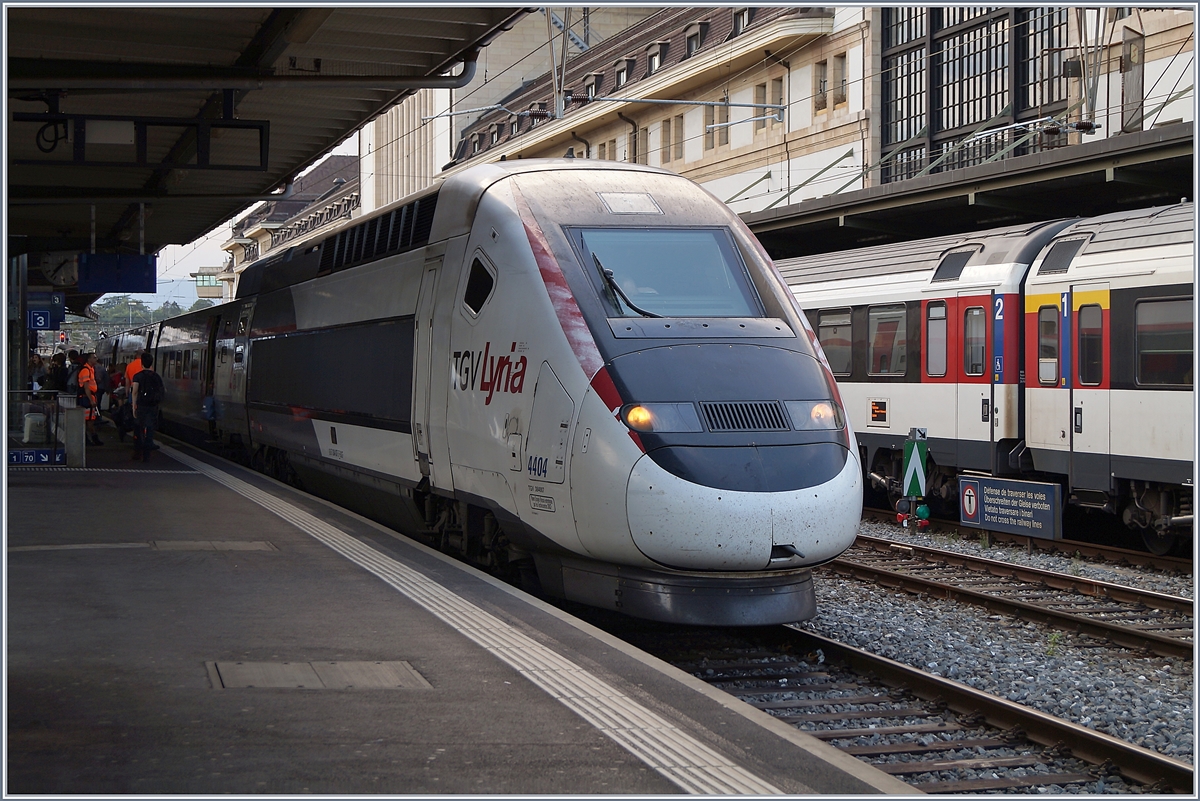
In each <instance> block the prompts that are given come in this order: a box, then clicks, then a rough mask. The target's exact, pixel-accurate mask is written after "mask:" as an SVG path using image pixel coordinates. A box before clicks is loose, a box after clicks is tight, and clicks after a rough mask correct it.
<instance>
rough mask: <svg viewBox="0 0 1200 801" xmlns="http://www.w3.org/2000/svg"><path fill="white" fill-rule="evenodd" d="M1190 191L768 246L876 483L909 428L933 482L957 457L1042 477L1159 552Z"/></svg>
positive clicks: (951, 470) (1182, 479) (1180, 361)
mask: <svg viewBox="0 0 1200 801" xmlns="http://www.w3.org/2000/svg"><path fill="white" fill-rule="evenodd" d="M1194 227H1195V217H1194V208H1193V205H1192V204H1191V203H1182V204H1179V205H1175V206H1169V207H1163V208H1153V209H1146V210H1141V211H1131V212H1122V213H1117V214H1109V215H1105V216H1101V217H1095V218H1091V219H1076V220H1059V221H1056V222H1046V223H1035V224H1029V225H1022V226H1016V227H1011V228H1003V229H996V230H990V231H981V232H978V233H970V234H962V235H956V236H947V237H940V238H935V239H927V240H923V241H916V242H905V243H902V244H893V245H882V246H876V247H869V248H863V249H860V250H850V251H843V252H840V253H833V254H826V255H819V256H811V257H803V258H796V259H786V260H782V261H779V262H777V266H778V268H779V270H780V272H781V273H782V275H783V276H784V279H785V280H786V281H787V282H788V284H789V285H790V286H791V287H792V290H793V292H794V293H795V296H796V298H797V300H798V301H799V302H800V305H801V306H802V307H803V308H804V309H805V313H806V314H807V315H808V317H809V320H810V322H811V324H812V325H813V327H814V328H816V330H817V332H818V338H819V339H820V341H821V343H822V346H823V349H824V352H825V355H826V357H827V359H828V361H829V363H830V365H831V368H832V371H833V373H834V375H835V376H837V379H838V383H839V385H840V390H841V394H842V398H843V399H844V401H845V408H846V411H847V413H848V414H849V417H850V421H851V423H852V425H853V427H854V430H855V431H856V436H857V442H858V447H859V452H860V458H861V460H862V463H863V464H864V466H865V467H866V468H867V471H868V476H869V477H872V481H873V482H874V484H875V485H876V486H881V485H882V486H884V487H886V488H887V489H888V490H889V494H890V495H891V496H892V498H893V500H894V499H895V498H896V496H897V495H898V492H899V480H900V463H901V458H902V443H903V440H904V439H905V438H906V436H907V435H908V432H909V429H910V428H925V429H926V430H927V432H928V438H929V462H930V463H929V465H928V468H929V489H928V492H929V495H930V496H931V499H932V500H934V501H940V502H941V504H940V505H942V506H943V507H944V508H943V511H944V512H951V511H953V510H956V509H957V503H958V492H957V479H956V477H957V476H958V475H960V474H962V473H964V472H976V473H982V474H987V475H992V476H1000V477H1013V478H1024V479H1033V480H1038V481H1051V482H1056V483H1059V484H1061V485H1062V486H1063V488H1064V492H1063V498H1064V499H1065V500H1066V501H1067V502H1069V503H1072V504H1076V505H1079V506H1084V507H1092V508H1098V509H1104V510H1106V511H1109V512H1113V513H1116V514H1119V515H1120V516H1121V517H1122V519H1123V520H1124V522H1125V523H1126V524H1127V525H1128V526H1130V527H1131V528H1133V529H1136V530H1138V531H1139V532H1141V534H1142V537H1143V539H1144V541H1145V544H1146V545H1147V546H1148V547H1149V548H1150V549H1151V550H1152V551H1155V552H1159V553H1165V552H1166V551H1168V550H1170V549H1171V548H1173V547H1176V546H1179V545H1187V546H1188V547H1189V548H1190V544H1191V537H1192V530H1193V519H1192V510H1193V481H1194V478H1193V472H1194V461H1195V445H1194V443H1195V425H1196V409H1195V393H1194V376H1193V372H1192V370H1193V314H1194V297H1193V295H1194V280H1195V279H1194V268H1195V250H1194V241H1193V240H1194V236H1193V231H1194Z"/></svg>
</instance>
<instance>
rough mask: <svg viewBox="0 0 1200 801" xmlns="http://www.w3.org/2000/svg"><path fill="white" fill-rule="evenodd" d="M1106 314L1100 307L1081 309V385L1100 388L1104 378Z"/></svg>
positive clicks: (1091, 306) (1079, 349)
mask: <svg viewBox="0 0 1200 801" xmlns="http://www.w3.org/2000/svg"><path fill="white" fill-rule="evenodd" d="M1103 348H1104V313H1103V312H1102V311H1101V310H1100V307H1099V306H1096V305H1089V306H1083V307H1081V308H1080V309H1079V348H1078V353H1079V383H1080V384H1083V385H1085V386H1093V387H1094V386H1098V385H1099V384H1100V382H1101V380H1103V378H1104V350H1103Z"/></svg>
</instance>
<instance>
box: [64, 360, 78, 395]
mask: <svg viewBox="0 0 1200 801" xmlns="http://www.w3.org/2000/svg"><path fill="white" fill-rule="evenodd" d="M80 369H82V367H81V365H78V364H73V365H71V372H70V373H68V374H67V391H68V392H78V391H79V371H80Z"/></svg>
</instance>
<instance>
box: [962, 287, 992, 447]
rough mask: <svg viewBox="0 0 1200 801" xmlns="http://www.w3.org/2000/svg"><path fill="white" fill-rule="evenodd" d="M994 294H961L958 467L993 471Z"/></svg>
mask: <svg viewBox="0 0 1200 801" xmlns="http://www.w3.org/2000/svg"><path fill="white" fill-rule="evenodd" d="M992 306H993V304H992V300H991V296H990V295H980V294H979V293H978V292H973V293H972V292H960V293H959V296H958V315H957V316H958V320H957V321H955V328H957V330H958V331H959V332H960V336H959V337H958V341H959V343H960V346H961V347H960V348H957V349H956V350H958V360H959V363H958V365H957V366H956V368H955V369H956V372H957V373H958V376H959V380H958V385H957V386H958V402H957V404H956V406H957V415H958V421H957V430H958V466H959V467H964V468H968V469H974V470H991V469H992V409H993V408H994V405H995V403H994V401H995V399H994V398H993V397H992V382H991V372H990V371H991V363H990V361H989V355H990V354H989V348H988V332H989V331H990V330H991V327H992V319H991V310H992Z"/></svg>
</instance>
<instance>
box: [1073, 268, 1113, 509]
mask: <svg viewBox="0 0 1200 801" xmlns="http://www.w3.org/2000/svg"><path fill="white" fill-rule="evenodd" d="M1108 289H1109V288H1108V284H1107V283H1091V284H1075V285H1073V286H1072V287H1071V295H1070V297H1071V311H1072V313H1071V316H1072V318H1073V320H1072V321H1073V323H1074V331H1075V336H1074V342H1073V343H1072V344H1073V345H1074V347H1073V348H1072V349H1071V352H1072V354H1073V355H1074V359H1073V366H1072V370H1071V381H1070V382H1069V383H1070V387H1071V389H1070V393H1071V420H1070V425H1071V428H1070V440H1071V486H1072V488H1080V489H1089V490H1100V491H1103V492H1108V491H1109V490H1110V489H1111V486H1110V485H1111V470H1110V465H1109V463H1110V458H1109V428H1110V422H1111V421H1110V416H1111V415H1110V411H1109V389H1108V388H1109V382H1108V362H1109V360H1108V358H1107V357H1108V353H1107V350H1108V348H1107V344H1108V330H1109V325H1108V309H1109V304H1108V297H1109V295H1108Z"/></svg>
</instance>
